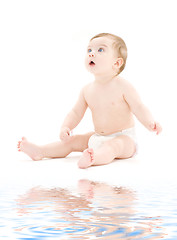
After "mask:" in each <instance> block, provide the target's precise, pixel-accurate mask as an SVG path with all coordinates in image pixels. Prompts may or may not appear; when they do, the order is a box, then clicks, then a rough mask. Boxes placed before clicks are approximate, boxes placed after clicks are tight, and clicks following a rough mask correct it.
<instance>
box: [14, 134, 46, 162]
mask: <svg viewBox="0 0 177 240" xmlns="http://www.w3.org/2000/svg"><path fill="white" fill-rule="evenodd" d="M17 148H18V151H19V152H24V153H26V154H27V155H28V156H29V157H30V158H31V159H32V160H34V161H37V160H41V159H42V158H43V155H42V150H41V148H40V147H39V146H37V145H35V144H33V143H30V142H28V141H27V139H26V138H25V137H22V140H21V141H19V142H18V144H17Z"/></svg>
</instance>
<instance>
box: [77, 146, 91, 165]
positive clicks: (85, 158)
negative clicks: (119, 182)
mask: <svg viewBox="0 0 177 240" xmlns="http://www.w3.org/2000/svg"><path fill="white" fill-rule="evenodd" d="M93 154H94V152H93V149H92V148H87V149H86V150H85V151H84V152H83V155H82V157H81V158H80V160H79V162H78V167H79V168H88V167H90V166H91V165H92V164H93V160H94V158H93Z"/></svg>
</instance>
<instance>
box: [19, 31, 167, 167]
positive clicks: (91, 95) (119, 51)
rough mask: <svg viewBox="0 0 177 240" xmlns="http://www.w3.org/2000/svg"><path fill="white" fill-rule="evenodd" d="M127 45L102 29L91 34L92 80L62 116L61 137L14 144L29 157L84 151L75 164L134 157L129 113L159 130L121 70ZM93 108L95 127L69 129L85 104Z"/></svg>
mask: <svg viewBox="0 0 177 240" xmlns="http://www.w3.org/2000/svg"><path fill="white" fill-rule="evenodd" d="M126 59H127V47H126V45H125V42H124V41H123V40H122V39H121V38H120V37H118V36H116V35H113V34H109V33H101V34H98V35H96V36H94V37H93V38H92V39H91V40H90V42H89V46H88V49H87V54H86V60H85V63H86V68H87V69H88V71H89V72H91V73H92V74H93V75H94V78H95V80H94V81H93V82H91V83H89V84H88V85H86V86H85V87H84V88H83V89H82V90H81V92H80V95H79V98H78V100H77V102H76V104H75V106H74V107H73V108H72V110H71V111H70V112H69V113H68V115H67V116H66V118H65V120H64V122H63V125H62V127H61V132H60V141H58V142H54V143H50V144H47V145H43V146H38V145H35V144H33V143H31V142H28V141H27V139H26V138H24V137H23V138H22V140H21V141H19V142H18V149H19V151H22V152H24V153H26V154H27V155H29V156H30V157H31V158H32V159H33V160H41V159H43V158H64V157H66V156H67V155H68V154H70V153H71V152H83V153H82V156H81V157H80V159H79V161H78V166H79V168H88V167H90V166H92V165H103V164H108V163H111V162H112V161H113V160H114V159H125V158H130V157H132V156H133V155H134V154H135V152H136V139H135V129H134V118H133V114H134V115H135V116H136V117H137V119H138V120H139V121H140V122H141V123H142V124H143V125H144V126H145V127H146V128H147V129H148V130H150V131H154V132H156V133H157V134H159V133H160V132H161V130H162V128H161V126H160V124H159V123H157V122H156V121H155V120H154V119H153V116H152V115H151V113H150V111H149V110H148V108H147V107H146V106H145V105H144V104H143V103H142V101H141V99H140V97H139V95H138V93H137V92H136V90H135V89H134V87H133V86H132V85H131V84H130V83H129V82H127V81H126V80H125V79H123V78H122V77H120V75H119V74H120V73H121V72H122V70H123V69H124V67H125V64H126ZM87 108H89V109H90V110H91V113H92V119H93V124H94V132H89V133H86V134H83V135H73V136H72V135H71V131H72V130H73V129H74V128H75V127H76V126H77V125H78V124H79V122H80V121H81V119H82V118H83V116H84V114H85V111H86V109H87Z"/></svg>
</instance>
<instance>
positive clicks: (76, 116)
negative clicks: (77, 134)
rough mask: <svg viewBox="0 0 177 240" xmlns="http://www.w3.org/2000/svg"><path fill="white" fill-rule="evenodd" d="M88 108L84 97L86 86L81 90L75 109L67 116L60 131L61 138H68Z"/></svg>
mask: <svg viewBox="0 0 177 240" xmlns="http://www.w3.org/2000/svg"><path fill="white" fill-rule="evenodd" d="M86 109H87V103H86V101H85V98H84V88H83V89H82V90H81V92H80V95H79V98H78V100H77V102H76V104H75V106H74V107H73V109H72V110H71V111H70V112H69V113H68V115H67V116H66V118H65V120H64V122H63V124H62V127H61V131H60V139H61V140H68V139H69V136H70V131H72V129H74V128H75V127H76V126H77V125H78V124H79V123H80V121H81V119H82V118H83V116H84V114H85V111H86Z"/></svg>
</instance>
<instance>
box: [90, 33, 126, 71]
mask: <svg viewBox="0 0 177 240" xmlns="http://www.w3.org/2000/svg"><path fill="white" fill-rule="evenodd" d="M96 38H108V39H110V40H111V41H112V48H113V51H114V53H115V56H116V57H117V58H119V59H120V63H119V64H120V65H121V66H120V68H119V72H118V74H119V73H120V72H122V71H123V69H124V68H125V64H126V60H127V47H126V44H125V42H124V40H123V39H122V38H120V37H118V36H116V35H114V34H110V33H100V34H97V35H95V36H94V37H92V38H91V39H90V42H91V41H92V40H94V39H96Z"/></svg>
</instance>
